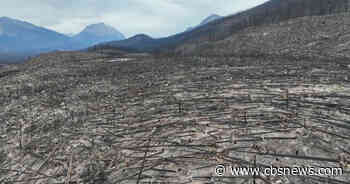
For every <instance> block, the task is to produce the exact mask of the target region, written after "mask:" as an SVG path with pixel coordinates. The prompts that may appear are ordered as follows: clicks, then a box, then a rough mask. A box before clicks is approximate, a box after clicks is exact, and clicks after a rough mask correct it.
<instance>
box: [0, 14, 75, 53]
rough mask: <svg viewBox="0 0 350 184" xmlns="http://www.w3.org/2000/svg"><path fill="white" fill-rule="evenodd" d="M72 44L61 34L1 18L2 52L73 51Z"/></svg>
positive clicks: (0, 44)
mask: <svg viewBox="0 0 350 184" xmlns="http://www.w3.org/2000/svg"><path fill="white" fill-rule="evenodd" d="M72 44H73V42H72V41H71V40H70V38H69V37H67V36H66V35H63V34H61V33H57V32H55V31H52V30H49V29H46V28H43V27H39V26H35V25H33V24H31V23H28V22H24V21H19V20H16V19H12V18H9V17H1V18H0V52H9V53H10V52H27V51H38V52H39V51H48V50H51V49H53V48H54V49H73V47H71V45H72Z"/></svg>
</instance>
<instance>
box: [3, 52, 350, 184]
mask: <svg viewBox="0 0 350 184" xmlns="http://www.w3.org/2000/svg"><path fill="white" fill-rule="evenodd" d="M112 60H114V61H116V62H110V61H112ZM349 71H350V68H349V67H348V60H347V59H345V58H324V57H322V58H317V57H315V58H313V57H304V58H301V57H298V58H293V57H287V56H278V55H259V56H251V57H249V56H238V55H237V56H234V55H232V56H226V57H157V58H156V57H147V58H142V57H141V58H136V59H130V60H123V59H115V58H110V57H108V56H105V55H102V54H96V53H79V52H60V53H51V54H45V55H41V56H40V57H37V58H34V59H32V60H31V61H29V62H27V63H25V64H21V65H11V66H9V67H6V68H2V69H1V70H0V76H1V78H0V86H1V88H0V122H1V123H0V155H1V156H0V183H8V184H9V183H23V184H24V183H26V184H27V183H32V184H34V183H35V184H39V183H41V184H44V183H57V184H58V183H62V184H63V183H71V184H72V183H91V184H92V183H94V184H96V183H98V184H109V183H145V182H172V183H193V184H195V183H242V184H243V183H253V182H254V181H255V183H257V184H260V183H271V184H275V183H276V184H277V183H283V184H287V183H289V184H294V183H295V184H297V183H305V184H309V183H310V184H314V183H331V184H340V183H343V184H345V183H349V182H350V174H349V171H350V170H349V169H350V165H349V164H350V162H349V161H350V144H349V141H350V83H349V82H350V79H349V77H350V76H349V75H350V74H349ZM219 164H226V165H227V166H228V165H231V166H233V167H254V166H255V167H270V166H274V167H315V168H320V167H341V168H342V169H343V175H341V176H329V177H328V176H271V177H269V176H264V175H260V176H242V177H232V175H230V174H229V173H226V175H225V176H224V177H216V175H215V172H214V169H215V167H216V166H217V165H219Z"/></svg>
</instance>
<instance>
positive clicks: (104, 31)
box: [73, 23, 125, 47]
mask: <svg viewBox="0 0 350 184" xmlns="http://www.w3.org/2000/svg"><path fill="white" fill-rule="evenodd" d="M124 39H125V36H124V35H123V34H122V33H121V32H119V31H118V30H116V29H115V28H113V27H112V26H109V25H106V24H104V23H97V24H91V25H88V26H87V27H86V28H85V29H84V30H83V31H81V32H80V33H79V34H77V35H75V36H73V40H75V41H78V42H81V43H82V44H83V45H84V46H86V47H88V46H91V45H94V44H97V43H102V42H107V41H118V40H124Z"/></svg>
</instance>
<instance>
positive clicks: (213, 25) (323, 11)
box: [104, 0, 350, 52]
mask: <svg viewBox="0 0 350 184" xmlns="http://www.w3.org/2000/svg"><path fill="white" fill-rule="evenodd" d="M349 4H350V0H270V1H267V2H265V3H263V4H261V5H259V6H256V7H254V8H251V9H248V10H246V11H243V12H240V13H237V14H233V15H230V16H227V17H223V18H221V19H218V20H217V21H212V22H209V23H207V24H206V25H203V26H200V27H198V28H196V29H193V30H191V31H185V32H183V33H179V34H176V35H172V36H169V37H165V38H159V39H153V41H152V42H147V43H145V44H144V45H142V46H140V45H130V44H128V46H127V48H128V49H131V50H132V49H136V50H137V49H138V48H143V49H142V50H140V52H164V51H165V52H167V51H172V50H174V49H175V48H176V47H178V46H180V45H182V44H186V43H189V42H206V41H207V42H211V41H217V40H222V39H224V38H226V37H228V36H231V35H232V34H234V33H235V32H238V31H240V30H242V29H244V28H247V27H249V26H258V25H262V24H272V23H277V22H281V21H284V20H287V19H293V18H297V17H303V16H317V15H327V14H334V13H340V12H347V11H348V10H349ZM104 45H105V46H108V47H114V48H117V49H118V48H119V49H122V48H123V49H125V48H126V45H125V42H118V41H113V42H109V43H105V44H104Z"/></svg>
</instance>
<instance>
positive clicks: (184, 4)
mask: <svg viewBox="0 0 350 184" xmlns="http://www.w3.org/2000/svg"><path fill="white" fill-rule="evenodd" d="M266 1H267V0H249V1H243V0H236V1H234V2H227V1H224V0H216V1H214V0H201V1H199V2H195V1H189V0H187V1H185V0H148V1H141V0H128V1H123V2H115V1H112V0H106V1H104V2H101V1H97V0H84V1H83V0H76V1H70V0H61V1H54V0H46V1H45V2H42V1H39V0H33V1H31V2H30V3H26V2H28V1H24V0H12V1H7V2H3V3H2V6H1V7H0V12H1V14H0V17H2V16H6V17H10V18H14V19H19V20H22V21H26V22H30V23H32V24H35V25H38V26H41V27H45V28H48V29H52V30H54V31H57V32H59V33H62V34H71V33H73V34H76V33H79V32H80V31H82V30H83V29H84V28H85V27H86V26H87V25H90V24H96V23H100V22H103V23H106V24H108V25H111V26H113V27H114V28H116V29H117V30H119V31H120V32H121V33H123V34H124V35H125V36H126V37H131V36H134V35H136V34H140V33H144V34H147V35H149V36H151V37H155V38H157V37H165V36H169V35H172V34H175V33H179V32H182V31H184V30H186V29H187V28H188V27H191V26H195V25H197V24H199V23H200V22H201V21H202V20H203V19H204V18H206V17H207V16H209V15H211V14H218V15H221V16H227V15H230V14H234V13H236V12H239V11H242V10H245V9H248V8H251V7H254V6H257V5H259V4H261V3H264V2H266Z"/></svg>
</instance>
